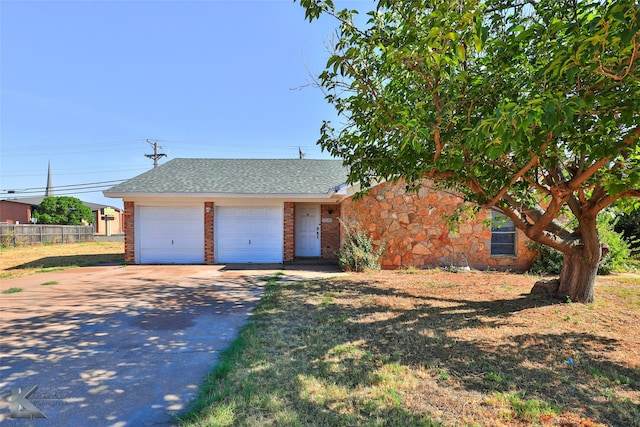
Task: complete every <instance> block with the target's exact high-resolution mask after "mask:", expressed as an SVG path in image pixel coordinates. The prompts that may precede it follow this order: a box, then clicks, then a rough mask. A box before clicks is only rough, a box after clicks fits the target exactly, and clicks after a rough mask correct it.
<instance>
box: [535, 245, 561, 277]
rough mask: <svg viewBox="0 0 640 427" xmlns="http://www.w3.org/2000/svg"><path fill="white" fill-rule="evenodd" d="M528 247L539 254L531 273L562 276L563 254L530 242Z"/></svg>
mask: <svg viewBox="0 0 640 427" xmlns="http://www.w3.org/2000/svg"><path fill="white" fill-rule="evenodd" d="M527 247H528V248H529V249H531V250H534V251H537V252H538V256H537V258H536V259H535V261H533V263H532V264H531V267H529V273H531V274H560V270H561V269H562V263H563V262H564V256H563V255H562V252H560V251H558V250H556V249H553V248H552V247H549V246H546V245H541V244H540V243H536V242H529V243H528V244H527Z"/></svg>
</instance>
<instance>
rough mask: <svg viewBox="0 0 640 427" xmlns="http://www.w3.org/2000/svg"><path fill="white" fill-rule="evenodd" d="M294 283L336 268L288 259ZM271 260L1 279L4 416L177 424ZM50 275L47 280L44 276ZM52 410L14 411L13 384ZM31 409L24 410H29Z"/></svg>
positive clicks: (58, 422) (24, 422) (0, 408)
mask: <svg viewBox="0 0 640 427" xmlns="http://www.w3.org/2000/svg"><path fill="white" fill-rule="evenodd" d="M285 268H286V269H285V270H283V271H284V272H285V276H284V277H283V279H285V280H306V279H312V278H320V277H326V276H334V275H339V274H341V273H339V272H337V270H336V269H335V268H332V267H327V266H321V265H320V266H318V265H309V266H305V265H301V266H287V267H285ZM280 270H282V266H280V265H271V266H233V267H230V268H228V267H224V266H127V267H86V268H76V269H70V270H64V271H60V272H55V273H46V274H37V275H31V276H26V277H23V278H17V279H8V280H3V281H2V282H0V291H4V290H6V289H9V288H12V287H18V288H22V289H23V290H22V291H21V292H19V293H14V294H0V331H1V332H0V354H1V359H0V422H1V423H2V425H3V426H4V425H6V426H21V427H22V426H38V427H45V426H65V427H73V426H78V427H79V426H83V427H84V426H92V427H99V426H114V427H123V426H171V425H175V418H174V417H173V416H172V415H173V414H175V413H180V412H181V411H184V409H185V408H187V406H188V402H189V400H190V399H192V398H193V397H194V396H195V395H196V394H197V393H198V387H199V385H200V384H201V383H202V381H203V380H204V378H205V377H206V375H207V373H208V372H209V371H210V370H211V368H212V367H213V365H214V364H215V363H216V361H217V359H218V356H219V354H220V352H221V351H223V350H224V349H225V348H227V347H228V345H229V344H230V343H231V341H233V339H234V338H235V337H236V336H237V333H238V331H239V329H240V328H241V327H242V326H243V325H244V324H245V323H246V321H247V319H248V317H249V315H250V314H251V311H252V310H253V308H254V307H255V305H256V303H257V302H258V300H259V299H260V297H261V296H262V293H263V285H264V283H265V279H266V278H268V277H270V276H272V275H273V274H274V273H276V272H277V271H280ZM48 282H49V283H50V284H46V283H48ZM33 385H37V386H38V389H37V390H36V391H35V392H34V393H33V394H32V395H31V396H30V397H29V398H28V399H27V400H28V401H29V402H31V403H32V404H33V405H35V407H37V409H39V410H40V411H42V413H44V415H46V416H47V419H34V420H28V419H23V418H13V417H12V416H11V413H10V404H9V400H10V396H11V393H12V390H13V389H17V388H20V389H22V390H23V393H24V390H27V389H29V387H31V386H33ZM22 414H26V413H25V412H23V413H22Z"/></svg>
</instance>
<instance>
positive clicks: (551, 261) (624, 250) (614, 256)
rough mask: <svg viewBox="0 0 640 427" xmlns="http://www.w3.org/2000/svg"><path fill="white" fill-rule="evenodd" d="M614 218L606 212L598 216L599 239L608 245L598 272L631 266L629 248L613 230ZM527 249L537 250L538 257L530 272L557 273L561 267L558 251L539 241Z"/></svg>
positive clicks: (606, 272) (613, 270) (608, 271)
mask: <svg viewBox="0 0 640 427" xmlns="http://www.w3.org/2000/svg"><path fill="white" fill-rule="evenodd" d="M614 225H615V220H614V219H613V217H612V216H610V215H608V214H607V213H606V212H605V213H603V214H602V215H599V216H598V232H599V234H600V241H601V242H602V243H603V244H605V245H607V246H608V247H609V254H607V256H605V257H604V258H603V259H602V260H601V261H600V265H599V266H598V274H600V275H607V274H611V273H612V272H615V271H626V270H629V269H631V268H632V265H631V263H630V257H631V249H630V247H629V243H628V242H627V241H626V240H625V239H624V237H623V235H622V233H618V232H616V231H615V230H614ZM527 246H528V247H529V249H533V250H535V251H537V252H538V257H537V258H536V260H535V261H534V262H533V264H531V267H529V273H532V274H559V273H560V270H561V269H562V263H563V255H562V253H561V252H560V251H557V250H556V249H553V248H550V247H549V246H544V245H540V244H539V243H535V242H530V243H529V244H528V245H527Z"/></svg>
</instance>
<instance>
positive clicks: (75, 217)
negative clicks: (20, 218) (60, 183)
mask: <svg viewBox="0 0 640 427" xmlns="http://www.w3.org/2000/svg"><path fill="white" fill-rule="evenodd" d="M32 216H33V218H36V219H37V220H38V223H40V224H62V225H83V221H84V222H86V223H88V224H92V223H93V220H94V218H93V213H92V212H91V209H90V208H89V207H88V206H85V205H83V204H82V201H80V199H77V198H75V197H68V196H60V197H45V198H44V199H43V200H42V203H40V205H38V207H37V208H36V209H35V211H34V212H33V215H32Z"/></svg>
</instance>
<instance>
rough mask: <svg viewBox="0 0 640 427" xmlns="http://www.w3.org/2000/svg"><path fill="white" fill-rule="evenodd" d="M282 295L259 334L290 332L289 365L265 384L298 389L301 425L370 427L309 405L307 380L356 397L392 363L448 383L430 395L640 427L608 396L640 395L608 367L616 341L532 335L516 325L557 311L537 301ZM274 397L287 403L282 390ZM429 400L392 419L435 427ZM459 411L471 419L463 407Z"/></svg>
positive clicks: (295, 403)
mask: <svg viewBox="0 0 640 427" xmlns="http://www.w3.org/2000/svg"><path fill="white" fill-rule="evenodd" d="M282 289H283V292H285V295H283V296H281V297H280V298H281V302H282V301H284V300H285V299H286V306H287V309H286V310H284V311H280V310H279V311H277V312H269V311H268V310H266V311H260V312H259V313H258V315H257V316H256V318H255V321H256V328H258V329H260V328H272V327H273V325H274V324H277V325H278V329H279V330H281V331H287V332H286V334H287V335H286V338H285V341H286V343H283V346H284V345H286V346H287V354H286V357H285V358H283V359H276V360H274V363H275V364H278V367H277V368H274V369H269V370H267V371H266V372H264V373H263V375H268V376H272V377H273V378H276V382H277V383H281V384H287V383H288V384H289V386H290V387H297V389H298V392H297V394H296V395H295V396H291V397H290V399H291V401H290V402H289V403H290V404H291V405H292V407H294V408H298V409H297V414H298V417H299V419H298V420H299V421H303V423H304V420H305V419H307V418H309V417H311V418H313V417H314V415H313V414H316V415H315V416H316V417H317V418H316V420H322V419H325V420H326V419H327V418H326V417H327V413H330V414H331V418H330V419H332V420H333V421H332V422H339V423H341V424H344V425H358V424H360V423H362V422H364V420H366V419H370V418H366V417H367V416H368V415H367V414H366V413H367V409H366V406H367V404H366V402H364V403H363V407H362V408H359V409H355V410H354V411H355V415H351V416H348V415H345V411H344V409H345V408H344V407H341V402H340V401H339V400H336V401H323V402H321V403H317V402H314V401H313V399H312V398H309V397H304V396H306V395H308V393H309V391H308V386H305V385H304V384H303V383H302V382H301V378H302V379H304V378H307V379H308V378H314V379H316V380H317V381H322V382H323V383H326V384H334V385H337V386H340V387H343V388H345V389H346V390H351V391H353V392H355V390H356V389H358V388H359V387H361V386H366V385H370V384H373V383H375V382H376V378H375V376H376V374H375V371H376V369H377V367H378V366H379V364H380V363H384V364H389V363H392V364H393V363H395V364H398V365H401V366H407V367H409V368H411V369H412V370H425V369H426V370H430V369H433V370H434V371H437V372H441V373H443V374H442V377H443V378H442V379H437V378H436V380H434V381H436V382H439V383H440V385H441V387H439V388H438V389H437V390H435V389H433V388H431V389H430V390H427V389H425V391H431V392H434V390H435V391H436V392H442V391H443V390H445V392H449V393H455V391H451V390H449V391H446V390H447V389H446V387H448V385H447V381H449V382H450V383H451V384H452V385H451V388H457V387H460V388H461V389H462V390H464V391H465V392H467V393H471V394H473V395H474V396H485V397H490V396H492V395H494V394H495V393H505V394H507V393H518V394H519V395H521V396H526V397H527V398H528V399H538V400H541V401H544V402H550V404H552V405H554V406H555V405H557V406H559V407H561V408H563V411H569V412H574V411H575V412H577V413H580V414H582V415H583V416H586V417H588V418H591V419H593V420H595V421H597V422H600V423H604V424H606V425H611V426H634V425H635V426H638V425H640V408H639V407H638V405H637V404H635V403H633V402H632V401H630V400H624V399H620V398H617V397H615V395H614V394H613V393H611V394H610V395H607V394H606V392H607V390H611V389H612V388H617V389H620V390H623V391H624V390H627V391H630V392H632V393H633V392H637V391H639V390H640V370H638V369H635V368H631V367H628V366H624V365H622V364H620V363H618V362H616V361H614V360H612V359H611V358H609V357H608V354H607V353H608V351H611V350H613V349H614V348H615V347H616V345H617V344H618V340H616V339H612V338H608V337H605V336H600V335H598V334H597V333H583V332H571V331H554V330H553V329H550V330H546V331H536V332H535V333H532V332H531V330H530V329H529V328H528V327H527V324H526V322H525V321H524V320H523V318H522V317H518V316H517V314H518V313H520V312H522V311H524V310H531V309H537V308H543V307H547V306H549V305H550V304H555V303H556V302H555V301H552V300H546V299H542V298H540V297H531V296H521V297H518V298H515V299H496V300H486V301H475V300H471V299H467V298H465V297H464V295H461V296H460V297H459V298H443V297H438V296H434V295H415V294H411V293H406V292H404V291H401V290H398V289H390V288H387V287H385V286H384V284H383V283H376V282H375V281H362V282H357V283H354V282H353V281H344V282H343V281H340V280H329V281H316V282H310V283H307V284H306V285H300V284H290V285H286V287H283V288H282ZM501 328H509V329H508V330H506V331H507V332H505V334H507V335H508V336H507V335H505V338H504V339H501V340H498V339H492V338H490V337H488V338H487V339H485V337H484V336H485V335H488V332H489V331H492V330H500V329H501ZM266 339H269V338H266ZM348 346H351V347H352V348H355V347H357V349H358V351H360V353H358V354H360V356H357V357H355V356H349V357H344V356H339V353H340V352H342V353H344V352H345V351H346V350H344V349H345V348H346V347H348ZM274 357H276V358H277V357H279V356H278V355H274ZM289 360H294V361H296V362H295V366H294V365H291V368H292V369H295V370H296V373H295V375H293V376H292V374H291V372H288V371H287V369H286V368H285V366H284V365H287V364H290V362H289ZM287 372H288V373H287ZM292 377H293V378H292ZM445 377H448V378H449V379H448V380H447V379H445ZM417 390H418V392H419V391H420V387H419V386H418V387H417ZM278 393H286V387H283V389H281V390H280V391H278ZM429 400H436V396H433V395H432V396H429V395H428V393H425V395H424V396H423V397H422V399H420V398H419V397H418V398H416V397H415V396H414V397H413V399H412V409H411V410H407V409H403V408H400V407H396V408H395V409H393V411H394V412H397V411H405V412H406V413H407V417H408V418H406V419H407V420H409V419H412V420H413V421H414V422H416V425H418V424H425V423H426V424H429V422H430V421H429V422H427V421H425V420H424V418H421V417H420V416H419V414H420V413H424V412H427V411H428V410H429V408H431V407H432V406H430V405H432V404H433V403H432V402H428V401H429ZM425 408H426V409H425ZM450 409H451V408H450ZM460 410H461V411H463V410H465V409H464V404H463V405H461V406H460ZM303 411H304V413H303ZM305 414H306V415H305ZM396 415H397V414H396ZM458 415H459V416H460V417H464V416H465V414H463V413H460V414H458ZM469 415H470V416H473V415H474V414H472V413H470V414H469ZM381 416H383V413H381V412H378V413H377V414H376V417H378V419H379V417H381ZM363 417H364V418H363ZM418 420H422V421H420V422H418ZM525 424H526V423H525ZM381 425H384V423H382V424H381Z"/></svg>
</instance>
